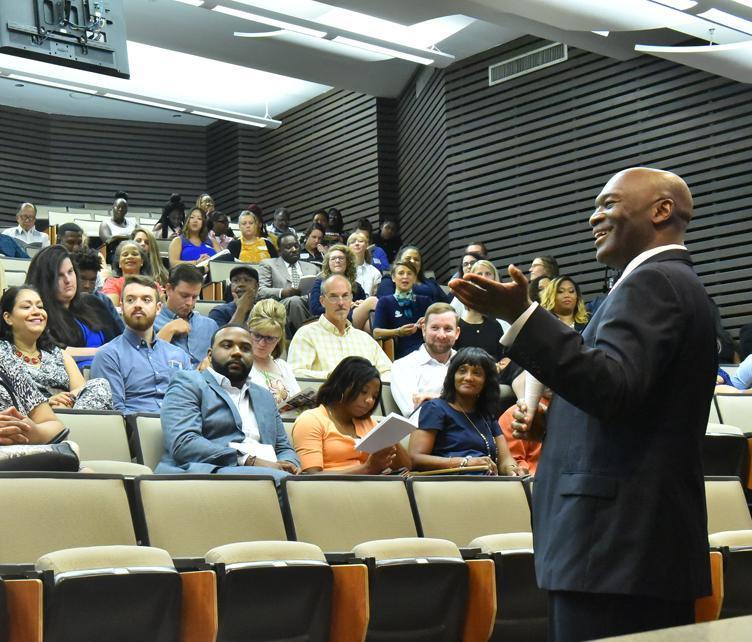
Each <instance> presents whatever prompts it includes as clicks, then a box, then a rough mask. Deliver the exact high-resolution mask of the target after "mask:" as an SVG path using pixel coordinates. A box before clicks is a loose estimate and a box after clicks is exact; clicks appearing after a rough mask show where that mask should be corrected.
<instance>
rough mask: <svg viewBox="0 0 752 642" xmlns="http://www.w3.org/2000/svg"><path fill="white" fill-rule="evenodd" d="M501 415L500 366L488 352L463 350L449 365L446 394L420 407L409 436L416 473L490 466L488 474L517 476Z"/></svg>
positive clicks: (471, 349) (476, 349)
mask: <svg viewBox="0 0 752 642" xmlns="http://www.w3.org/2000/svg"><path fill="white" fill-rule="evenodd" d="M501 411H502V408H501V396H500V394H499V384H498V383H497V379H496V362H495V361H494V360H493V359H492V358H491V355H489V354H488V353H487V352H486V351H485V350H481V349H480V348H463V349H462V350H460V351H459V352H457V354H456V355H454V357H452V360H451V361H450V362H449V369H448V370H447V374H446V377H445V378H444V387H443V389H442V391H441V395H440V396H439V397H438V398H437V399H431V400H429V401H426V402H425V403H424V404H423V405H422V406H421V407H420V416H419V418H418V429H417V430H415V431H414V432H413V434H412V435H411V436H410V457H411V458H412V461H413V465H414V467H415V469H416V470H437V469H441V468H466V467H468V466H485V467H486V474H488V475H516V474H517V464H516V462H515V460H514V457H512V455H511V453H510V452H509V448H508V446H507V443H506V441H505V440H504V436H503V434H502V432H501V429H500V428H499V424H498V423H497V419H498V417H499V415H500V414H501Z"/></svg>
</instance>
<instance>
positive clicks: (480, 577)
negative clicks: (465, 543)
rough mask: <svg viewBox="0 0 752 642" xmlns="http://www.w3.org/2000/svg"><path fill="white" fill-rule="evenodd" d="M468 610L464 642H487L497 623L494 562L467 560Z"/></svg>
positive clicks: (466, 612)
mask: <svg viewBox="0 0 752 642" xmlns="http://www.w3.org/2000/svg"><path fill="white" fill-rule="evenodd" d="M465 564H466V565H467V579H468V583H467V609H466V611H465V627H464V629H463V631H462V642H486V640H488V638H490V637H491V633H492V632H493V628H494V624H495V623H496V571H495V569H494V563H493V560H467V561H466V562H465Z"/></svg>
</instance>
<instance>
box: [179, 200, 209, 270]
mask: <svg viewBox="0 0 752 642" xmlns="http://www.w3.org/2000/svg"><path fill="white" fill-rule="evenodd" d="M217 252H218V248H217V246H216V244H214V243H212V242H211V241H209V227H208V223H207V219H206V214H204V212H203V210H202V209H201V208H198V207H194V208H193V209H192V210H191V213H190V215H189V216H188V220H186V222H185V225H183V233H182V234H181V235H180V236H177V237H175V238H174V239H172V241H171V242H170V247H169V250H168V254H169V255H170V267H175V266H176V265H179V264H180V263H190V264H191V265H196V263H201V262H203V261H206V260H207V259H208V258H209V257H211V256H214V255H215V254H216V253H217Z"/></svg>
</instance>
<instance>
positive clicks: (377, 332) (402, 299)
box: [373, 261, 431, 359]
mask: <svg viewBox="0 0 752 642" xmlns="http://www.w3.org/2000/svg"><path fill="white" fill-rule="evenodd" d="M417 278H418V272H417V270H416V269H415V265H414V264H413V263H411V262H409V261H396V262H395V263H393V264H392V281H394V284H395V286H396V288H397V289H396V290H395V292H394V294H392V295H390V296H385V297H381V298H380V299H379V300H378V303H377V304H376V313H375V315H374V319H373V336H374V338H375V339H390V338H393V339H394V344H395V345H394V356H395V358H397V359H400V358H402V357H404V356H407V355H408V354H410V353H411V352H413V351H414V350H417V349H418V348H420V346H421V345H422V343H423V335H422V334H421V333H420V332H419V329H420V322H421V319H422V318H423V315H424V314H425V313H426V310H428V307H429V306H430V305H431V299H429V298H428V297H427V296H422V295H420V294H415V293H414V292H413V287H414V286H415V280H416V279H417Z"/></svg>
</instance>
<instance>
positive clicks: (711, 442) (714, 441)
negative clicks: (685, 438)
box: [702, 424, 749, 480]
mask: <svg viewBox="0 0 752 642" xmlns="http://www.w3.org/2000/svg"><path fill="white" fill-rule="evenodd" d="M702 469H703V473H704V474H705V475H706V476H715V475H724V476H730V477H738V478H739V479H744V480H746V479H747V471H748V470H749V448H748V446H747V438H746V437H745V436H744V433H742V431H741V430H740V429H739V428H737V427H735V426H727V425H725V424H708V427H707V429H706V432H705V437H704V438H703V441H702Z"/></svg>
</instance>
